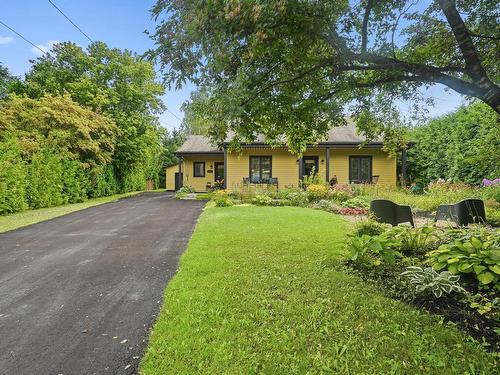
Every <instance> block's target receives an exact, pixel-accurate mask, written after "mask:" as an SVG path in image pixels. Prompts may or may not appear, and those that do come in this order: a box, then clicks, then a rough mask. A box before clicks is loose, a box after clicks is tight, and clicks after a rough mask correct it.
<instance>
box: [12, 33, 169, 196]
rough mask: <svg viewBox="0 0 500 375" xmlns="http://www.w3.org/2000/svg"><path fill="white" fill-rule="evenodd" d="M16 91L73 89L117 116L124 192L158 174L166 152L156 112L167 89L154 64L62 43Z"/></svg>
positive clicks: (77, 97)
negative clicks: (159, 81)
mask: <svg viewBox="0 0 500 375" xmlns="http://www.w3.org/2000/svg"><path fill="white" fill-rule="evenodd" d="M16 90H17V91H18V92H19V93H20V94H25V95H28V96H29V97H31V98H41V97H43V96H44V95H46V94H50V95H64V94H65V93H69V95H70V96H71V98H72V99H73V100H74V101H75V102H77V103H78V104H80V105H81V106H84V107H88V108H91V109H92V110H94V111H95V112H98V113H103V114H105V115H107V116H108V117H110V118H112V119H113V121H114V122H115V123H116V126H117V128H118V132H117V138H116V146H115V151H114V155H113V165H114V167H115V171H116V172H117V175H118V178H119V180H120V182H121V183H122V186H123V188H122V189H123V190H128V189H129V188H142V186H143V183H145V179H146V178H148V179H149V178H156V176H157V174H158V169H159V168H160V166H159V163H160V159H161V154H162V152H161V141H160V132H159V131H158V126H159V123H158V118H157V114H158V112H159V111H161V110H162V108H163V103H162V101H161V98H160V96H161V95H162V94H163V92H164V87H163V85H162V84H160V83H158V82H157V81H156V72H155V70H154V67H153V65H152V64H151V62H149V61H145V60H143V59H142V58H140V57H139V56H137V55H136V54H134V53H132V52H130V51H121V50H118V49H113V48H109V47H108V46H107V45H106V44H105V43H102V42H95V43H92V44H91V45H89V46H88V47H87V49H86V50H84V49H83V48H81V47H79V46H77V45H76V44H74V43H59V44H56V45H55V46H54V47H53V48H52V50H51V51H50V54H46V55H44V56H42V57H40V58H38V59H37V60H36V61H34V62H33V66H32V68H31V70H30V71H29V72H28V73H27V74H26V77H25V80H24V82H23V83H22V85H19V86H18V87H16ZM141 178H142V179H143V181H142V182H140V181H139V180H140V179H141ZM131 179H133V180H134V181H136V182H134V186H133V187H130V186H131V184H130V180H131ZM127 186H129V187H127Z"/></svg>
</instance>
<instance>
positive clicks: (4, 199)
mask: <svg viewBox="0 0 500 375" xmlns="http://www.w3.org/2000/svg"><path fill="white" fill-rule="evenodd" d="M25 190H26V165H25V162H24V161H23V159H22V157H21V148H20V147H19V142H18V141H17V139H15V138H14V137H8V138H7V139H4V140H2V139H1V138H0V215H2V214H7V213H11V212H17V211H21V210H24V209H26V208H27V206H28V205H27V203H26V197H25Z"/></svg>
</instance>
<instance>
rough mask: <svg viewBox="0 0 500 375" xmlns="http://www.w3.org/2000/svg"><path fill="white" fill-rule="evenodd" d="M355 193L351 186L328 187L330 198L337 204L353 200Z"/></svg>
mask: <svg viewBox="0 0 500 375" xmlns="http://www.w3.org/2000/svg"><path fill="white" fill-rule="evenodd" d="M354 196H355V193H354V191H353V188H352V186H351V185H347V184H337V185H333V186H332V187H330V197H331V198H332V199H334V200H336V201H337V202H343V201H346V200H348V199H350V198H354Z"/></svg>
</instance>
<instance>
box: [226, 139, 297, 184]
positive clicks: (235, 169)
mask: <svg viewBox="0 0 500 375" xmlns="http://www.w3.org/2000/svg"><path fill="white" fill-rule="evenodd" d="M259 155H263V156H267V155H270V156H272V171H271V174H272V177H277V178H278V184H279V187H280V188H284V187H287V186H295V187H296V186H298V181H299V164H298V163H297V157H296V156H294V155H292V154H291V153H290V152H288V151H287V150H285V149H270V148H268V149H262V148H254V149H251V148H245V149H243V150H242V151H241V153H238V152H233V153H230V154H228V156H227V164H228V169H227V173H228V175H227V180H228V181H227V188H228V189H230V190H231V189H237V188H241V187H242V185H243V178H245V177H248V176H249V173H250V156H259Z"/></svg>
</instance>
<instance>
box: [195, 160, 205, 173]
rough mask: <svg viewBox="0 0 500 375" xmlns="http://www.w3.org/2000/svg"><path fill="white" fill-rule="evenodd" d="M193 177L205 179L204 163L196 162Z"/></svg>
mask: <svg viewBox="0 0 500 375" xmlns="http://www.w3.org/2000/svg"><path fill="white" fill-rule="evenodd" d="M193 177H205V162H204V161H195V162H194V163H193Z"/></svg>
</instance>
